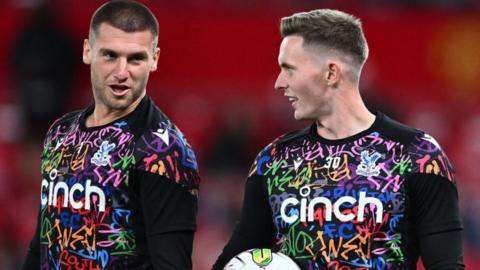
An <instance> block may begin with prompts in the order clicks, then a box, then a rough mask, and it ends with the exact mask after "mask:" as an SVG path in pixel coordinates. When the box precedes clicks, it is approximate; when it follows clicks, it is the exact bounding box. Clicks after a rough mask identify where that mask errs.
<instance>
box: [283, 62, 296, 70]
mask: <svg viewBox="0 0 480 270" xmlns="http://www.w3.org/2000/svg"><path fill="white" fill-rule="evenodd" d="M280 67H281V68H285V69H295V67H294V66H293V65H290V64H288V63H285V62H282V63H280Z"/></svg>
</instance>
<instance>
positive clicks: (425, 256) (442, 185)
mask: <svg viewBox="0 0 480 270" xmlns="http://www.w3.org/2000/svg"><path fill="white" fill-rule="evenodd" d="M409 187H410V194H411V199H412V209H413V218H414V221H415V223H414V224H415V228H416V230H415V233H416V235H417V240H418V243H419V251H420V256H421V257H422V261H423V263H424V266H425V268H427V269H464V267H465V266H464V263H463V244H462V243H463V241H462V222H461V218H460V211H459V204H458V194H457V189H456V186H455V183H454V182H453V181H450V180H448V179H447V178H445V177H442V176H438V175H433V174H414V175H413V176H412V178H411V179H409Z"/></svg>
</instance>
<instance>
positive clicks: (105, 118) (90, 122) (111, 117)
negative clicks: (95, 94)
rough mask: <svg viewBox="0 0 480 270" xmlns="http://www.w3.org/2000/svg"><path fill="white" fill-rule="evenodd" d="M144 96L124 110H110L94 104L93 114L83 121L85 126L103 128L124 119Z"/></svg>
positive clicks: (103, 105)
mask: <svg viewBox="0 0 480 270" xmlns="http://www.w3.org/2000/svg"><path fill="white" fill-rule="evenodd" d="M144 96H145V95H142V96H141V97H139V98H138V99H137V100H135V101H134V102H132V104H130V105H129V106H128V107H127V108H125V109H112V108H108V107H107V106H105V104H98V103H97V102H95V109H94V110H93V113H92V114H91V115H89V116H88V117H87V119H86V120H85V126H86V127H97V126H103V125H106V124H108V123H111V122H113V121H115V120H117V119H120V118H122V117H124V116H125V115H127V114H129V113H131V112H133V111H134V110H135V109H136V108H137V106H138V104H140V102H141V101H142V99H143V97H144Z"/></svg>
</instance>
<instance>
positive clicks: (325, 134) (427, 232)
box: [213, 9, 464, 270]
mask: <svg viewBox="0 0 480 270" xmlns="http://www.w3.org/2000/svg"><path fill="white" fill-rule="evenodd" d="M280 30H281V34H282V37H283V41H282V43H281V46H280V53H279V56H278V63H279V66H280V69H281V71H280V74H279V75H278V78H277V81H276V83H275V88H276V89H277V90H279V92H281V93H282V94H283V95H284V96H285V97H286V98H287V99H288V100H289V102H290V103H291V106H292V108H293V111H294V113H293V116H294V118H295V119H296V120H306V121H309V122H310V123H311V125H310V126H309V127H307V128H305V129H303V130H299V131H294V132H290V133H288V134H285V135H283V136H281V137H279V138H278V139H276V140H274V141H273V142H272V143H270V144H269V145H268V146H266V147H265V148H264V149H263V150H262V151H261V152H260V153H259V154H258V156H257V158H256V159H255V161H254V163H253V166H252V168H251V170H250V173H249V176H248V179H247V181H246V185H245V197H244V205H243V209H242V213H241V217H240V221H239V223H238V225H237V227H236V229H235V231H234V232H233V235H232V237H231V239H230V241H229V242H228V244H227V245H226V246H225V248H224V250H223V252H222V254H221V255H220V256H219V258H218V260H217V262H216V263H215V265H214V267H213V269H215V270H217V269H222V267H224V265H225V264H226V263H227V262H228V261H229V260H230V259H231V258H232V257H234V256H235V255H236V254H238V253H240V252H242V251H245V250H248V249H252V248H271V249H273V251H276V252H282V253H284V254H286V255H287V256H289V257H290V258H292V259H293V260H294V261H295V262H296V263H297V264H298V265H299V266H300V268H301V269H305V270H306V269H309V270H310V269H312V270H313V269H415V268H416V265H417V261H418V258H419V257H421V258H422V261H423V264H424V265H425V267H426V268H427V269H463V268H464V264H463V249H462V223H461V219H460V215H459V206H458V195H457V188H456V184H455V181H454V174H453V168H452V166H451V164H450V162H449V160H448V158H447V157H446V155H445V153H444V152H443V151H442V149H441V147H440V146H439V145H438V143H437V142H436V141H435V140H434V139H433V138H432V137H431V136H429V135H428V134H426V133H425V132H423V131H421V130H418V129H415V128H412V127H408V126H405V125H403V124H401V123H398V122H396V121H394V120H392V119H390V118H389V117H387V116H386V115H385V114H383V113H381V112H378V111H377V112H370V111H369V110H368V109H367V108H366V106H365V105H364V102H363V100H362V97H361V95H360V90H359V80H360V74H361V71H362V67H363V66H364V64H365V61H366V59H367V57H368V45H367V42H366V39H365V36H364V34H363V31H362V26H361V23H360V20H359V19H357V18H355V17H354V16H352V15H350V14H347V13H344V12H341V11H337V10H329V9H319V10H313V11H310V12H302V13H297V14H294V15H292V16H290V17H285V18H283V19H282V20H281V27H280Z"/></svg>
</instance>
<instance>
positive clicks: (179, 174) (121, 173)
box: [24, 97, 200, 269]
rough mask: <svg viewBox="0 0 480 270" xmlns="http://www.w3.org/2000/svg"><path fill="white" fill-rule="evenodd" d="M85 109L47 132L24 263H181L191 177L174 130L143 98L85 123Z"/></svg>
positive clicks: (186, 151) (190, 159) (185, 150)
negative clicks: (118, 113)
mask: <svg viewBox="0 0 480 270" xmlns="http://www.w3.org/2000/svg"><path fill="white" fill-rule="evenodd" d="M93 109H94V107H93V106H90V107H89V108H87V109H85V110H83V111H80V112H74V113H70V114H67V115H65V116H64V117H62V118H61V119H59V120H57V121H56V122H55V123H54V124H53V125H52V126H51V128H50V129H49V131H48V134H47V136H46V139H45V142H44V147H43V153H42V156H41V161H42V167H41V170H42V182H41V205H40V212H39V216H38V226H37V227H38V228H37V233H36V235H35V236H34V238H33V240H32V244H31V247H30V251H29V254H28V257H27V260H26V262H25V264H24V269H39V267H40V268H41V269H152V268H155V269H191V267H192V262H191V252H192V241H193V233H194V231H195V228H196V221H195V220H196V214H197V194H198V185H199V181H200V179H199V175H198V167H197V162H196V159H195V155H194V153H193V151H192V149H191V148H190V145H189V144H188V143H187V141H186V140H185V137H184V135H183V134H182V133H181V132H180V131H179V130H178V129H177V127H176V126H175V125H174V124H173V123H172V122H170V120H169V119H168V118H167V117H166V116H165V115H164V114H163V113H162V112H161V111H160V110H159V109H158V107H157V106H155V104H154V103H153V101H152V100H151V99H150V98H149V97H145V98H143V100H142V101H141V103H140V104H139V105H138V106H137V108H136V109H135V110H134V111H133V112H132V113H130V114H128V115H127V116H125V117H123V118H121V119H118V120H116V121H114V122H113V123H110V124H106V125H103V126H99V127H92V128H87V127H85V119H86V117H87V116H88V115H89V114H91V113H92V112H93Z"/></svg>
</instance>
